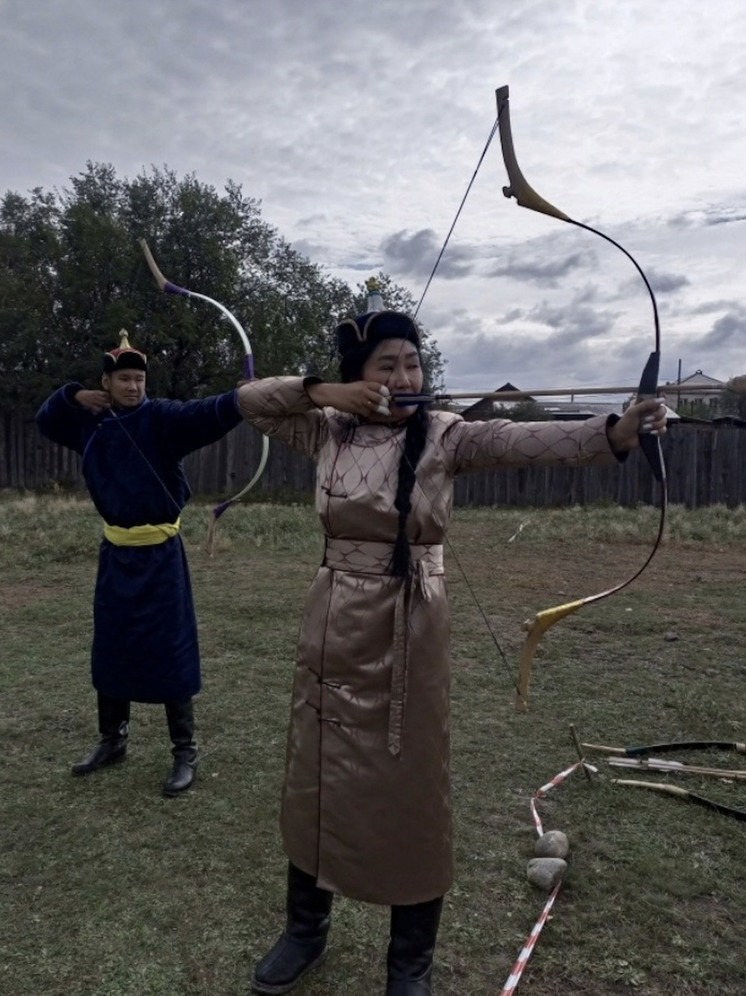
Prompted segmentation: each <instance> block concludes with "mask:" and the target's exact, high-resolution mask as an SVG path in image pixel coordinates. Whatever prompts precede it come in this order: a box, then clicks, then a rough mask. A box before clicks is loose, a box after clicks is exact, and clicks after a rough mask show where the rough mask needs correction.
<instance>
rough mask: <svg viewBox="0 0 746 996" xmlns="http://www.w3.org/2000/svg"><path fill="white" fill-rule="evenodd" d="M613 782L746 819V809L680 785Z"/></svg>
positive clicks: (613, 783)
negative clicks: (674, 797)
mask: <svg viewBox="0 0 746 996" xmlns="http://www.w3.org/2000/svg"><path fill="white" fill-rule="evenodd" d="M611 782H612V785H632V786H634V787H636V788H646V789H650V791H652V792H662V793H664V794H665V795H675V796H676V797H677V798H678V799H685V800H687V801H688V802H693V803H695V805H697V806H704V808H705V809H712V810H713V811H714V812H716V813H722V814H723V816H733V817H734V818H735V819H737V820H746V810H743V809H735V808H734V807H733V806H726V805H725V804H724V803H722V802H716V801H715V800H714V799H707V798H705V796H703V795H697V794H696V792H690V791H689V790H688V789H684V788H681V787H680V786H679V785H667V784H665V783H664V782H640V781H636V780H634V779H629V778H612V780H611Z"/></svg>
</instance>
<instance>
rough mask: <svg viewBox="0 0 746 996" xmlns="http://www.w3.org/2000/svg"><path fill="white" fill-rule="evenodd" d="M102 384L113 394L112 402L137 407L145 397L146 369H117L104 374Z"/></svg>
mask: <svg viewBox="0 0 746 996" xmlns="http://www.w3.org/2000/svg"><path fill="white" fill-rule="evenodd" d="M101 384H102V385H103V388H104V390H105V391H108V392H109V394H110V395H111V403H112V404H113V405H118V406H119V407H120V408H135V407H136V406H137V405H139V404H140V402H141V401H142V400H143V398H144V397H145V371H144V370H115V371H114V373H110V374H104V375H103V376H102V377H101Z"/></svg>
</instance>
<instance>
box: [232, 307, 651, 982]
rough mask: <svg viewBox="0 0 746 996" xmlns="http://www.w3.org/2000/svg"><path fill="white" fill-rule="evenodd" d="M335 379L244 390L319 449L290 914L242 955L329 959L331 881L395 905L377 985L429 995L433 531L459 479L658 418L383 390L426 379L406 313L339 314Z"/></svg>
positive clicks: (276, 425) (445, 725)
mask: <svg viewBox="0 0 746 996" xmlns="http://www.w3.org/2000/svg"><path fill="white" fill-rule="evenodd" d="M337 340H338V346H339V350H340V354H341V374H342V380H343V383H341V384H326V383H322V382H320V381H318V380H317V379H316V378H305V379H304V378H301V377H275V378H268V379H266V380H259V381H252V382H251V383H249V384H245V385H243V386H242V387H241V388H240V389H239V407H240V409H241V412H242V413H243V416H244V417H245V418H246V419H247V420H248V421H249V422H251V423H252V424H253V425H255V426H256V427H257V428H258V429H260V430H261V431H262V432H264V433H266V434H267V435H270V436H274V437H275V438H277V439H279V440H281V441H282V442H284V443H287V444H288V445H289V446H292V447H293V448H294V449H296V450H299V451H300V452H302V453H305V454H307V455H309V456H312V457H313V458H314V459H315V460H316V463H317V468H318V469H317V478H316V508H317V511H318V514H319V518H320V521H321V527H322V529H323V531H324V535H325V537H326V545H325V552H324V559H323V563H322V564H321V566H320V567H319V570H318V572H317V573H316V576H315V578H314V580H313V582H312V584H311V590H310V592H309V595H308V599H307V602H306V607H305V611H304V615H303V622H302V625H301V631H300V638H299V643H298V657H297V664H296V671H295V682H294V689H293V696H292V714H291V722H290V731H289V735H288V745H287V761H286V771H285V781H284V786H283V792H282V812H281V830H282V838H283V843H284V848H285V851H286V853H287V856H288V858H289V861H290V866H289V873H288V900H287V913H288V919H287V925H286V928H285V930H284V932H283V934H282V935H281V937H280V938H279V940H278V942H277V943H276V944H275V946H274V947H273V948H272V950H271V951H270V953H269V954H268V955H267V956H266V957H265V958H264V959H262V961H261V962H260V963H259V965H258V966H257V968H256V971H255V974H254V977H253V980H252V986H253V989H254V991H256V992H259V993H283V992H287V991H289V990H290V989H291V988H292V987H293V986H294V985H295V984H296V983H297V982H298V981H299V979H300V978H301V977H302V976H303V975H304V974H305V973H306V972H307V971H309V970H310V969H311V968H313V967H314V966H315V965H317V964H319V963H320V962H321V960H322V959H323V957H324V954H325V948H326V936H327V932H328V929H329V917H330V912H331V903H332V895H333V894H334V893H337V894H341V895H344V896H348V897H350V898H355V899H362V900H365V901H367V902H373V903H381V904H385V905H387V906H391V907H392V911H391V942H390V945H389V952H388V983H387V989H386V993H387V996H425V994H428V993H430V992H431V988H430V976H431V969H432V956H433V950H434V946H435V939H436V934H437V929H438V920H439V916H440V910H441V906H442V897H443V894H444V893H445V892H446V890H447V889H448V888H449V887H450V885H451V882H452V878H453V855H452V821H451V795H450V778H449V758H450V742H449V688H450V674H449V605H448V597H447V593H446V587H445V577H444V572H443V547H442V543H443V538H444V536H445V533H446V531H447V528H448V522H449V518H450V514H451V508H452V502H453V479H454V477H455V476H456V475H457V474H461V473H465V472H467V471H471V470H480V469H485V468H492V467H498V466H511V465H526V464H537V465H546V464H571V465H579V464H581V465H582V464H590V463H594V464H598V463H603V462H613V460H614V459H615V456H614V453H615V452H617V453H621V452H623V451H625V450H627V449H632V448H633V447H635V446H636V445H637V444H638V432H639V431H640V428H641V423H642V422H645V427H646V428H652V429H653V430H654V431H664V427H665V421H664V417H661V415H660V413H659V409H658V406H657V402H642V403H640V404H637V405H633V406H631V407H630V408H629V409H628V411H627V412H626V413H625V415H624V416H622V418H621V419H619V420H616V421H615V420H614V419H613V418H612V419H606V418H605V417H598V418H592V419H589V420H588V421H585V422H537V423H513V422H508V421H503V420H497V419H496V420H493V421H489V422H465V421H464V420H463V419H462V418H461V417H460V416H458V415H455V414H452V413H449V412H441V411H433V412H427V411H424V410H423V409H422V408H421V407H407V408H401V407H397V405H396V404H394V403H392V400H391V395H392V394H403V393H419V392H421V391H422V387H423V373H422V367H421V363H420V353H419V336H418V333H417V329H416V326H415V324H414V322H413V321H412V319H410V318H409V317H408V316H406V315H403V314H400V313H397V312H390V311H382V310H380V311H369V313H367V314H366V315H363V316H360V317H359V318H357V319H354V320H348V321H346V322H344V323H342V325H340V326H339V328H338V329H337Z"/></svg>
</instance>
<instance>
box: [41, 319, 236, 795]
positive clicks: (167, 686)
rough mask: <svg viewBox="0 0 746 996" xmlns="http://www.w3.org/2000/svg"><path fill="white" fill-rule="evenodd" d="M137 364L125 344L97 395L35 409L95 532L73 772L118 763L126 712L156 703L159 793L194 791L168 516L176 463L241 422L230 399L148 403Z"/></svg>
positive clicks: (184, 618) (182, 615) (58, 397)
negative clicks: (164, 761)
mask: <svg viewBox="0 0 746 996" xmlns="http://www.w3.org/2000/svg"><path fill="white" fill-rule="evenodd" d="M146 370H147V357H146V356H145V354H144V353H142V352H140V351H139V350H137V349H134V348H133V347H132V346H130V344H129V340H128V336H127V333H126V332H125V331H122V333H121V342H120V346H119V348H117V349H112V350H111V351H110V352H108V353H105V354H104V361H103V375H102V378H101V383H102V388H103V389H102V390H86V389H85V388H84V387H83V386H82V385H81V384H77V383H69V384H65V385H64V386H63V387H61V388H59V389H58V390H57V391H55V392H54V394H52V395H51V396H50V397H49V398H48V399H47V400H46V401H45V402H44V404H43V405H42V406H41V408H40V409H39V411H38V412H37V415H36V421H37V424H38V426H39V429H40V430H41V432H42V434H43V435H45V436H47V437H48V438H49V439H51V440H53V441H54V442H56V443H60V444H61V445H63V446H67V447H69V448H70V449H72V450H75V452H76V453H80V454H81V456H82V458H83V464H82V466H83V476H84V477H85V481H86V485H87V487H88V490H89V492H90V495H91V498H92V499H93V503H94V505H95V506H96V509H97V510H98V511H99V513H100V514H101V517H102V518H103V520H104V538H103V539H102V541H101V546H100V550H99V563H98V576H97V579H96V590H95V596H94V603H93V648H92V653H91V670H92V679H93V686H94V688H95V689H96V692H97V693H98V721H99V732H100V734H101V739H100V741H99V743H98V744H97V745H96V747H95V748H94V749H93V751H92V753H91V754H89V755H88V757H86V758H85V759H84V760H82V761H80V762H79V763H78V764H75V765H74V766H73V769H72V770H73V774H75V775H87V774H89V773H91V772H93V771H96V770H97V769H99V768H103V767H105V766H108V765H111V764H115V763H117V762H119V761H122V760H124V758H125V756H126V751H127V737H128V733H129V719H130V702H132V701H135V702H157V703H162V704H163V705H164V706H165V710H166V719H167V722H168V730H169V734H170V737H171V742H172V744H173V750H172V754H173V769H172V771H171V773H170V775H169V777H168V778H167V780H166V782H165V784H164V786H163V791H164V793H165V794H166V795H169V796H173V795H178V794H179V793H180V792H183V791H185V790H186V789H188V788H189V787H190V786H191V785H192V783H193V782H194V778H195V775H196V769H197V744H196V741H195V737H194V710H193V705H192V696H194V695H195V694H196V693H197V692H198V691H199V689H200V684H201V679H200V658H199V645H198V640H197V621H196V617H195V614H194V603H193V600H192V589H191V584H190V580H189V569H188V567H187V561H186V555H185V552H184V546H183V543H182V540H181V536H180V535H179V515H180V513H181V510H182V509H183V507H184V505H186V503H187V501H188V500H189V498H190V496H191V489H190V487H189V484H188V482H187V480H186V477H185V476H184V471H183V468H182V463H181V461H182V458H183V457H185V456H186V455H187V454H188V453H191V452H192V451H193V450H197V449H199V448H200V447H202V446H206V445H207V444H209V443H213V442H216V441H217V440H218V439H220V438H222V436H224V435H225V434H226V433H227V432H229V431H230V430H231V429H232V428H234V427H235V426H236V425H238V423H239V422H240V421H241V415H240V414H239V412H238V409H237V407H236V392H235V391H228V392H226V393H225V394H219V395H215V396H213V397H209V398H204V399H202V400H198V401H187V402H180V401H166V400H162V399H155V400H154V399H150V398H148V397H147V395H146V393H145V378H146Z"/></svg>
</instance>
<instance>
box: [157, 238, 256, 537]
mask: <svg viewBox="0 0 746 996" xmlns="http://www.w3.org/2000/svg"><path fill="white" fill-rule="evenodd" d="M140 246H141V248H142V251H143V253H144V255H145V259H146V260H147V263H148V266H149V267H150V272H151V273H152V274H153V277H154V279H155V282H156V283H157V284H158V287H159V288H160V289H161V290H162V291H163V292H164V293H166V294H179V295H180V296H182V297H193V298H196V299H197V300H199V301H206V302H207V303H208V304H211V305H213V306H214V307H215V308H217V309H218V311H219V312H220V313H221V314H222V315H224V316H225V317H226V318H227V319H228V321H229V322H230V323H231V325H232V326H233V328H234V329H235V330H236V332H238V335H239V337H240V339H241V343H242V344H243V348H244V361H243V376H244V379H245V380H253V379H254V354H253V352H252V349H251V343H250V342H249V337H248V335H247V333H246V330H245V329H244V328H243V326H242V325H241V323H240V322H239V321H238V319H237V318H236V316H235V315H234V314H233V313H232V312H230V311H229V310H228V309H227V308H226V307H225V305H223V304H221V303H220V302H219V301H215V300H214V299H213V298H211V297H207V295H206V294H198V293H197V292H196V291H192V290H187V288H186V287H179V285H178V284H173V283H171V281H170V280H167V279H166V278H165V277H164V276H163V274H162V273H161V271H160V269H159V268H158V264H157V263H156V261H155V259H154V258H153V254H152V253H151V251H150V248H149V246H148V243H147V242H146V241H145V239H140ZM268 455H269V439H268V438H267V437H266V436H262V453H261V456H260V458H259V465H258V467H257V469H256V471H255V472H254V475H253V476H252V477H251V479H250V480H249V482H248V483H247V484H245V485H244V487H243V488H241V490H240V491H239V492H238V493H237V494H235V495H233V497H232V498H227V499H226V500H225V501H222V502H220V504H218V505H216V506H215V507H214V508H213V510H212V517H211V519H210V526H209V529H208V533H207V547H208V550H209V552H210V553H212V550H213V544H214V538H215V526H216V525H217V521H218V519H219V518H220V516H221V515H222V514H223V512H225V510H226V509H228V508H230V506H231V505H234V504H235V503H236V502H239V501H241V499H242V498H243V497H244V495H246V494H248V492H249V491H251V489H252V488H253V487H254V485H255V484H256V483H257V481H258V480H259V478H260V477H261V476H262V474H263V473H264V468H265V467H266V465H267V457H268Z"/></svg>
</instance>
